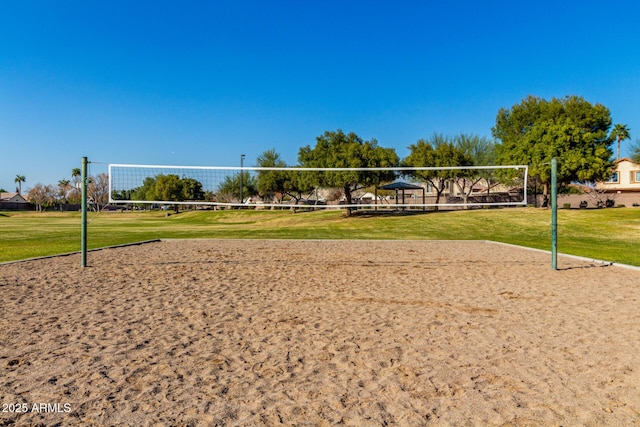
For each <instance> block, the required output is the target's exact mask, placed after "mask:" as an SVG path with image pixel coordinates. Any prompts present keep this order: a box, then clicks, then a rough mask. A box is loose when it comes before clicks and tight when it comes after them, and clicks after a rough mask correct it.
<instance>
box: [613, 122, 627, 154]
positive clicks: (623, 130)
mask: <svg viewBox="0 0 640 427" xmlns="http://www.w3.org/2000/svg"><path fill="white" fill-rule="evenodd" d="M611 136H612V137H613V138H615V139H616V140H617V141H618V151H617V153H616V156H617V157H616V159H620V141H624V140H625V139H629V138H630V135H629V128H628V127H627V125H622V124H617V125H614V126H613V130H612V131H611Z"/></svg>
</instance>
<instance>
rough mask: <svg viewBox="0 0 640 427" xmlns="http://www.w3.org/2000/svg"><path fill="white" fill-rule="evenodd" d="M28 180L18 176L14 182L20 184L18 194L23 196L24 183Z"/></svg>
mask: <svg viewBox="0 0 640 427" xmlns="http://www.w3.org/2000/svg"><path fill="white" fill-rule="evenodd" d="M26 180H27V179H26V178H25V177H24V175H16V179H14V180H13V181H14V182H15V183H16V184H18V194H22V183H23V182H25V181H26Z"/></svg>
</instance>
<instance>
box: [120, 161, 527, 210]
mask: <svg viewBox="0 0 640 427" xmlns="http://www.w3.org/2000/svg"><path fill="white" fill-rule="evenodd" d="M108 177H109V189H108V192H109V203H110V204H123V205H130V206H136V205H137V206H149V205H150V206H152V207H162V206H168V205H173V206H179V205H191V206H202V207H206V206H213V207H218V208H233V207H253V208H285V207H296V208H302V207H305V206H306V207H312V208H376V209H377V208H385V207H386V208H393V209H398V208H401V209H411V208H424V209H426V208H428V207H435V208H438V207H449V208H456V207H458V208H469V207H474V206H480V207H488V206H526V205H527V191H526V188H527V179H528V167H527V166H522V165H507V166H451V167H393V168H302V167H224V166H163V165H132V164H109V172H108Z"/></svg>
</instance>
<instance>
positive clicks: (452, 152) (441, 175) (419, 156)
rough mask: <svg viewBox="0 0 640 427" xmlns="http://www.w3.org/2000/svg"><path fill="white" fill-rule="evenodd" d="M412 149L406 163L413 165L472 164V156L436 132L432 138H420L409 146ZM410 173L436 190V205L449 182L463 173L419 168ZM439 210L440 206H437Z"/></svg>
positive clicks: (444, 165) (445, 165)
mask: <svg viewBox="0 0 640 427" xmlns="http://www.w3.org/2000/svg"><path fill="white" fill-rule="evenodd" d="M409 150H410V151H411V152H410V154H409V155H408V156H407V158H406V159H405V160H404V162H403V163H404V165H405V166H408V167H411V166H415V167H426V166H430V167H447V166H471V165H472V163H473V162H472V160H471V158H470V157H469V156H468V155H467V154H465V152H464V151H463V149H461V148H460V147H458V146H456V144H454V143H453V141H451V140H450V139H449V138H447V137H444V136H442V135H439V134H434V135H433V136H432V137H431V139H430V140H429V139H420V140H418V142H417V143H416V144H411V145H410V146H409ZM409 175H410V176H411V177H412V178H414V179H417V180H419V181H426V182H428V183H429V184H431V186H432V187H433V189H434V190H435V191H436V205H437V204H438V203H440V197H441V196H442V193H443V192H444V190H445V189H446V188H447V182H448V181H449V182H451V181H452V180H454V179H456V178H457V177H459V176H460V175H461V172H460V171H455V170H419V171H411V172H409ZM435 209H436V210H438V207H437V206H436V207H435Z"/></svg>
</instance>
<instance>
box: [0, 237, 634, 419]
mask: <svg viewBox="0 0 640 427" xmlns="http://www.w3.org/2000/svg"><path fill="white" fill-rule="evenodd" d="M89 264H90V267H88V268H86V269H84V270H83V269H81V268H80V267H79V256H77V255H73V256H66V257H57V258H51V259H46V260H35V261H28V262H23V263H17V264H10V265H2V266H0V313H1V317H0V402H1V403H2V408H1V409H2V410H3V412H2V413H0V425H13V424H14V423H15V424H16V425H39V424H42V425H55V424H59V425H233V426H235V425H240V426H243V425H281V424H283V425H335V424H346V425H358V426H366V425H387V424H395V425H434V426H440V425H456V426H459V425H516V426H517V425H565V426H571V425H593V426H601V425H627V426H628V425H637V424H638V423H640V271H634V270H629V269H623V268H618V267H611V266H609V267H602V266H593V265H589V264H587V263H584V262H581V261H577V260H573V259H565V258H561V259H560V262H559V266H560V267H561V268H563V270H561V271H556V272H554V271H552V270H551V268H550V259H549V256H548V255H547V254H544V253H540V252H534V251H529V250H525V249H518V248H514V247H509V246H503V245H498V244H494V243H487V242H377V241H352V242H351V241H350V242H345V241H238V240H202V241H193V240H192V241H163V242H158V243H150V244H145V245H140V246H131V247H125V248H118V249H108V250H102V251H97V252H91V253H90V254H89ZM42 404H44V406H43V405H42ZM23 410H26V412H18V411H23Z"/></svg>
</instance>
